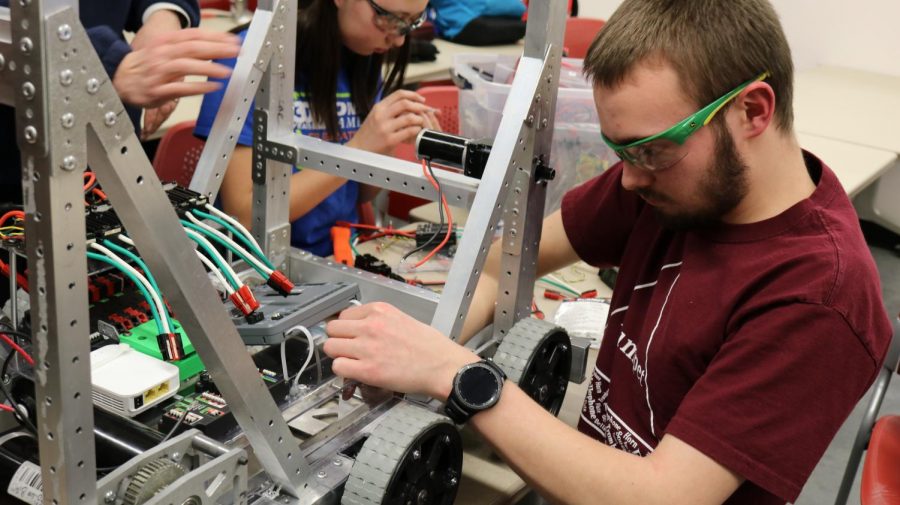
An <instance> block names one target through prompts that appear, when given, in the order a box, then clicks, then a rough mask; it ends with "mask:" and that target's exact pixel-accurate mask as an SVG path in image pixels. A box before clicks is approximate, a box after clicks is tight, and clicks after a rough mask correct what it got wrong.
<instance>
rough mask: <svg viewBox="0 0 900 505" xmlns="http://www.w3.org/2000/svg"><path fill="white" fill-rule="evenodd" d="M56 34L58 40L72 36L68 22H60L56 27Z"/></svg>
mask: <svg viewBox="0 0 900 505" xmlns="http://www.w3.org/2000/svg"><path fill="white" fill-rule="evenodd" d="M56 34H57V35H58V36H59V40H69V39H71V38H72V27H71V26H69V25H68V24H61V25H59V28H57V29H56Z"/></svg>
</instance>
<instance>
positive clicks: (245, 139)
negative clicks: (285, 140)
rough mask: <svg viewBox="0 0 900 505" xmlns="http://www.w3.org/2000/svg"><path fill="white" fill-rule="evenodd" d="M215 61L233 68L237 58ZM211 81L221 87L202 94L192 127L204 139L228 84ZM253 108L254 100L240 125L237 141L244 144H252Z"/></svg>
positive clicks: (217, 80) (242, 36) (242, 34)
mask: <svg viewBox="0 0 900 505" xmlns="http://www.w3.org/2000/svg"><path fill="white" fill-rule="evenodd" d="M244 35H245V33H241V34H240V37H241V39H243V38H244ZM216 63H221V64H222V65H226V66H228V67H231V68H234V66H235V64H236V63H237V58H229V59H227V60H216ZM209 80H210V81H211V82H218V83H221V84H222V87H221V88H219V89H217V90H216V91H213V92H212V93H207V94H206V95H204V96H203V103H202V104H201V105H200V114H198V115H197V125H196V126H195V127H194V135H196V136H197V137H200V138H203V139H206V138H208V137H209V133H210V132H211V131H212V125H213V121H215V119H216V113H217V112H219V107H221V105H222V100H223V99H224V98H225V87H226V86H227V85H228V80H229V79H224V80H223V79H212V78H210V79H209ZM254 108H255V102H253V103H251V104H250V110H249V111H248V112H247V117H246V118H245V119H244V126H242V127H241V133H240V135H238V140H237V143H238V144H240V145H244V146H252V145H253V110H254Z"/></svg>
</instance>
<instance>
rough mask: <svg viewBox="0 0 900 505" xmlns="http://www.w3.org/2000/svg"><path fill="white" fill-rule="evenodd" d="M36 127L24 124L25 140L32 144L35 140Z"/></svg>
mask: <svg viewBox="0 0 900 505" xmlns="http://www.w3.org/2000/svg"><path fill="white" fill-rule="evenodd" d="M37 135H38V133H37V128H35V127H34V126H26V127H25V140H26V141H28V143H29V144H34V143H35V142H37Z"/></svg>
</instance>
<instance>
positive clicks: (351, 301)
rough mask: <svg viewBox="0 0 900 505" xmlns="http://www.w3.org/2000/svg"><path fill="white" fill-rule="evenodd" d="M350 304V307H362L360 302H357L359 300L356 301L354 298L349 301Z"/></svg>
mask: <svg viewBox="0 0 900 505" xmlns="http://www.w3.org/2000/svg"><path fill="white" fill-rule="evenodd" d="M350 304H351V305H356V306H357V307H359V306H360V305H362V302H361V301H359V300H357V299H356V298H353V299H351V300H350Z"/></svg>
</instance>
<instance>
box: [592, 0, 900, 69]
mask: <svg viewBox="0 0 900 505" xmlns="http://www.w3.org/2000/svg"><path fill="white" fill-rule="evenodd" d="M620 3H621V2H620V0H580V1H579V2H578V9H579V14H578V15H579V16H584V17H598V18H603V19H606V18H608V17H609V16H610V14H612V12H613V11H614V10H615V9H616V7H617V6H618V5H619V4H620ZM772 3H773V4H774V5H775V10H776V11H777V12H778V15H779V16H780V17H781V23H782V25H783V26H784V31H785V34H787V37H788V41H789V43H790V44H791V50H792V51H793V54H794V64H795V65H796V66H797V69H799V70H803V69H808V68H812V67H816V66H819V65H832V66H841V67H849V68H857V69H860V70H868V71H871V72H879V73H883V74H891V75H897V76H900V1H898V0H859V1H856V2H850V1H848V0H772Z"/></svg>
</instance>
